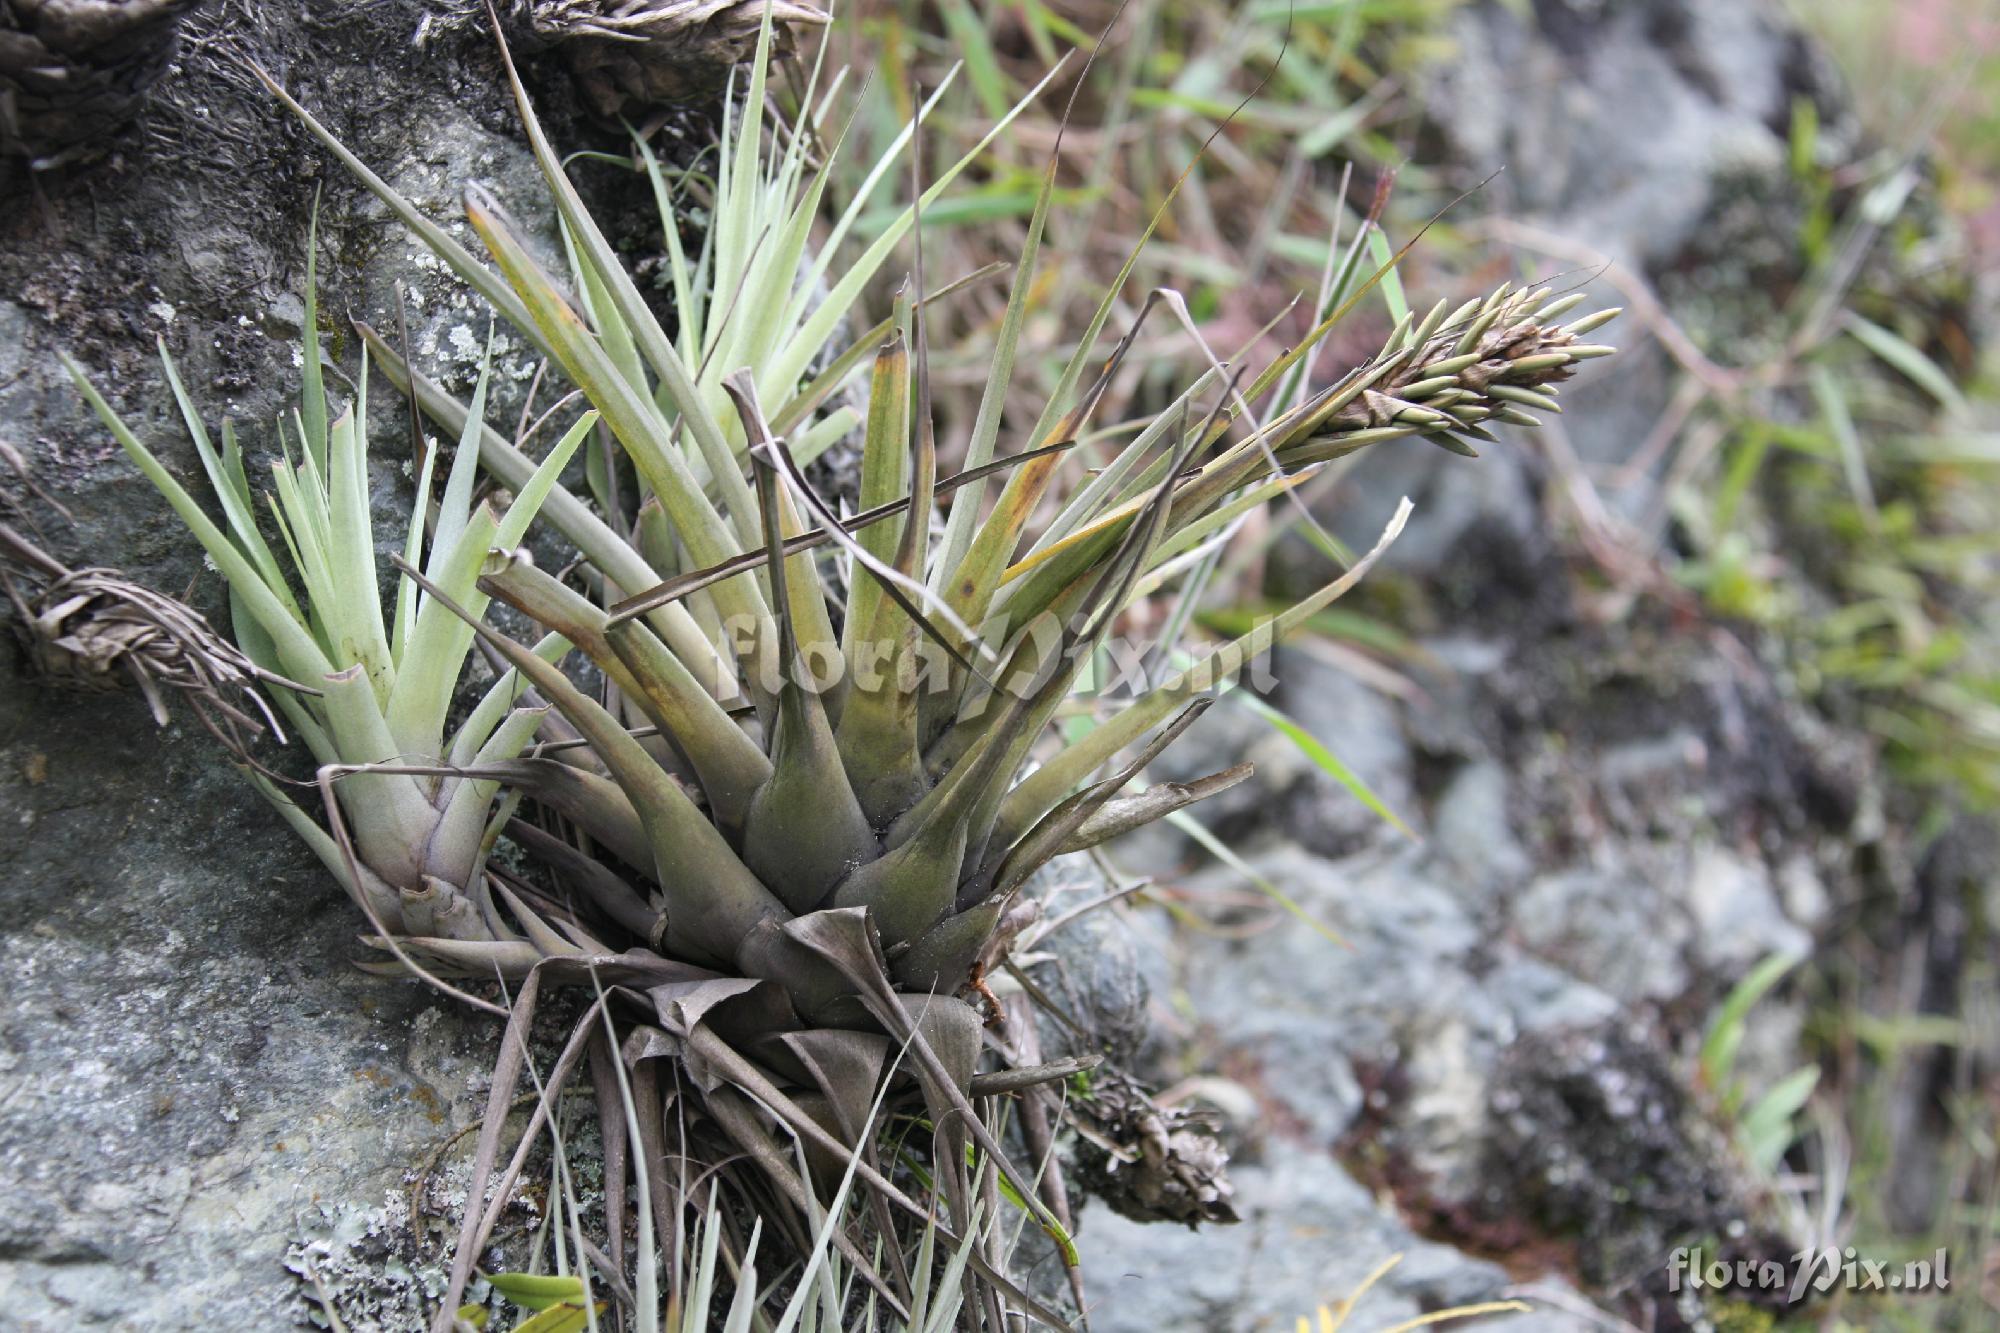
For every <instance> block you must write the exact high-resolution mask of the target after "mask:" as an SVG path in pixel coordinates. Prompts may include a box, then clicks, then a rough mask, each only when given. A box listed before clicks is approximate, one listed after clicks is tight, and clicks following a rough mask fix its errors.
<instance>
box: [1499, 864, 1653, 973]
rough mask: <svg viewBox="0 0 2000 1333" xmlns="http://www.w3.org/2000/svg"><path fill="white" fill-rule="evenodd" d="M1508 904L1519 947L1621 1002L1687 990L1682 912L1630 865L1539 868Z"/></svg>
mask: <svg viewBox="0 0 2000 1333" xmlns="http://www.w3.org/2000/svg"><path fill="white" fill-rule="evenodd" d="M1512 906H1513V911H1512V916H1511V918H1510V921H1511V924H1512V926H1513V929H1514V932H1515V933H1516V935H1517V936H1518V937H1519V939H1520V940H1521V942H1522V944H1523V945H1524V946H1525V947H1526V948H1528V949H1529V950H1530V951H1532V952H1533V953H1534V954H1535V955H1536V956H1537V957H1538V958H1541V959H1542V960H1544V961H1545V962H1549V963H1552V964H1554V965H1556V966H1558V967H1562V968H1564V969H1565V970H1567V971H1569V972H1571V973H1572V974H1573V975H1575V976H1578V977H1581V978H1583V979H1584V980H1586V981H1589V982H1591V983H1592V984H1594V985H1596V986H1597V987H1599V988H1601V989H1602V990H1604V991H1606V992H1608V993H1610V994H1611V995H1613V996H1616V997H1617V998H1618V999H1620V1000H1622V1001H1624V1002H1626V1003H1636V1002H1640V1001H1647V1000H1655V1001H1660V1000H1670V999H1674V998H1675V997H1677V996H1679V995H1681V994H1683V993H1684V992H1685V991H1686V990H1687V987H1688V971H1687V963H1686V960H1685V956H1684V950H1685V948H1686V946H1687V942H1688V936H1689V929H1688V923H1687V918H1686V916H1685V915H1684V913H1683V912H1682V910H1680V909H1679V908H1677V907H1676V906H1675V905H1674V904H1673V903H1672V902H1671V900H1669V899H1666V898H1664V897H1663V896H1662V895H1661V894H1660V893H1658V892H1657V891H1656V890H1655V889H1654V887H1653V885H1652V884H1651V883H1649V882H1648V881H1647V880H1646V878H1645V877H1644V876H1643V875H1641V874H1640V873H1639V872H1638V871H1637V870H1636V869H1634V868H1632V867H1631V866H1629V865H1626V864H1619V865H1616V866H1612V867H1607V868H1603V869H1598V868H1593V867H1578V868H1574V869H1569V870H1562V871H1557V872H1555V873H1553V874H1549V875H1543V876H1541V877H1540V878H1538V879H1536V880H1535V881H1534V882H1533V883H1532V884H1530V885H1529V886H1528V887H1527V889H1526V890H1525V891H1524V892H1523V893H1522V894H1521V895H1520V897H1519V898H1517V899H1516V900H1515V901H1514V903H1513V905H1512Z"/></svg>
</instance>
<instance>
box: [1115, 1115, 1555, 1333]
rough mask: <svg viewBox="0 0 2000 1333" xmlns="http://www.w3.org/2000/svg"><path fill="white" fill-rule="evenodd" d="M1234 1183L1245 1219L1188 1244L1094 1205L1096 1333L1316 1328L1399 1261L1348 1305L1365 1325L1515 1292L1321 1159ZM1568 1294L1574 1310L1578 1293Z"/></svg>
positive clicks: (1290, 1154)
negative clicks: (1301, 1323) (1297, 1324)
mask: <svg viewBox="0 0 2000 1333" xmlns="http://www.w3.org/2000/svg"><path fill="white" fill-rule="evenodd" d="M1236 1178H1237V1187H1238V1188H1237V1201H1238V1203H1239V1205H1240V1206H1241V1209H1242V1212H1243V1217H1244V1220H1243V1222H1242V1223H1241V1224H1239V1225H1237V1226H1234V1227H1224V1228H1214V1227H1211V1228H1204V1229H1203V1230H1201V1231H1199V1232H1194V1231H1186V1230H1182V1229H1180V1228H1177V1227H1176V1228H1167V1227H1157V1226H1142V1225H1140V1224H1138V1223H1134V1222H1128V1221H1127V1220H1125V1219H1124V1218H1122V1217H1119V1216H1118V1215H1117V1214H1115V1213H1113V1212H1111V1211H1109V1210H1108V1209H1106V1208H1104V1207H1103V1206H1101V1205H1097V1204H1093V1205H1091V1206H1090V1207H1089V1208H1087V1209H1085V1210H1084V1213H1083V1216H1082V1218H1081V1219H1080V1224H1079V1227H1078V1240H1079V1242H1080V1243H1081V1245H1082V1250H1083V1254H1084V1284H1085V1292H1086V1295H1087V1297H1088V1298H1089V1299H1090V1300H1091V1302H1092V1305H1093V1308H1092V1310H1091V1318H1090V1322H1091V1327H1092V1328H1094V1329H1098V1330H1100V1331H1101V1333H1126V1330H1131V1331H1132V1333H1139V1331H1140V1330H1145V1331H1146V1333H1153V1331H1154V1330H1163V1329H1174V1330H1182V1329H1185V1330H1197V1329H1198V1330H1202V1331H1203V1333H1237V1331H1238V1330H1241V1331H1242V1333H1249V1331H1250V1330H1256V1329H1274V1328H1278V1329H1282V1328H1290V1327H1291V1326H1292V1324H1293V1322H1294V1321H1295V1320H1297V1319H1300V1318H1306V1319H1312V1318H1313V1316H1314V1312H1315V1311H1316V1310H1317V1309H1318V1308H1319V1307H1320V1306H1322V1305H1327V1306H1338V1305H1339V1303H1340V1302H1341V1301H1343V1300H1345V1299H1346V1298H1348V1297H1349V1296H1351V1295H1353V1294H1354V1293H1356V1292H1357V1291H1358V1290H1359V1289H1360V1287H1361V1284H1362V1283H1363V1281H1364V1280H1365V1279H1366V1278H1367V1277H1368V1275H1369V1274H1370V1273H1371V1272H1372V1271H1373V1270H1374V1269H1375V1268H1376V1267H1377V1266H1378V1265H1380V1264H1382V1263H1383V1262H1385V1261H1387V1260H1389V1259H1392V1258H1396V1257H1397V1256H1400V1260H1399V1262H1397V1263H1396V1265H1395V1266H1394V1267H1392V1268H1390V1269H1389V1271H1388V1272H1387V1273H1386V1274H1385V1275H1384V1276H1383V1278H1382V1279H1381V1281H1380V1282H1378V1283H1377V1284H1376V1285H1375V1286H1374V1287H1373V1288H1371V1289H1370V1291H1369V1292H1368V1294H1367V1295H1366V1296H1364V1297H1362V1299H1361V1301H1360V1303H1359V1304H1358V1305H1357V1306H1356V1307H1355V1311H1354V1314H1355V1318H1356V1320H1358V1321H1359V1326H1360V1327H1363V1328H1380V1327H1386V1326H1388V1325H1390V1324H1395V1323H1400V1322H1402V1321H1403V1320H1406V1319H1412V1318H1415V1317H1416V1316H1418V1315H1419V1314H1422V1313H1424V1312H1426V1311H1430V1310H1436V1309H1441V1308H1444V1307H1447V1306H1456V1305H1469V1304H1473V1303H1476V1302H1481V1301H1488V1300H1495V1299H1499V1298H1501V1297H1503V1296H1507V1295H1512V1294H1513V1292H1512V1290H1511V1283H1510V1280H1509V1278H1508V1276H1507V1274H1506V1273H1505V1272H1504V1271H1503V1270H1502V1269H1500V1268H1498V1267H1496V1266H1495V1265H1493V1264H1490V1263H1487V1262H1485V1261H1483V1260H1478V1259H1472V1258H1468V1257H1467V1256H1465V1255H1463V1254H1460V1253H1458V1252H1456V1251H1454V1250H1452V1249H1451V1248H1449V1247H1448V1246H1444V1245H1438V1244H1434V1243H1432V1242H1429V1241H1426V1240H1423V1239H1421V1238H1419V1237H1417V1236H1415V1235H1413V1234H1412V1233H1411V1231H1410V1230H1409V1228H1408V1226H1407V1225H1405V1224H1404V1222H1403V1221H1402V1220H1401V1219H1400V1218H1398V1217H1397V1216H1396V1215H1395V1214H1394V1213H1393V1212H1391V1211H1388V1210H1386V1209H1385V1208H1384V1207H1383V1206H1382V1204H1381V1203H1380V1202H1379V1201H1378V1200H1377V1199H1376V1198H1375V1197H1374V1196H1373V1195H1371V1194H1370V1193H1369V1192H1368V1191H1367V1190H1366V1189H1364V1188H1363V1187H1362V1186H1361V1185H1360V1184H1358V1183H1357V1182H1356V1181H1355V1180H1354V1178H1353V1177H1352V1176H1350V1175H1348V1173H1347V1172H1345V1171H1343V1170H1342V1169H1341V1168H1340V1167H1339V1166H1338V1165H1337V1164H1336V1163H1334V1162H1333V1161H1331V1160H1330V1159H1329V1158H1327V1157H1326V1156H1325V1155H1324V1154H1322V1153H1316V1152H1311V1151H1307V1150H1300V1149H1296V1148H1292V1149H1287V1150H1285V1151H1283V1152H1281V1153H1273V1154H1272V1155H1270V1156H1269V1157H1267V1159H1266V1160H1265V1161H1263V1162H1262V1163H1260V1164H1258V1165H1254V1166H1246V1167H1243V1168H1241V1169H1239V1170H1238V1172H1237V1173H1236ZM1559 1289H1560V1288H1559V1287H1558V1290H1559ZM1563 1294H1564V1295H1565V1296H1566V1297H1567V1298H1568V1300H1569V1301H1571V1302H1574V1301H1576V1298H1575V1297H1574V1295H1573V1293H1566V1292H1565V1293H1563ZM1531 1299H1532V1298H1531ZM1536 1306H1537V1308H1536V1312H1535V1313H1534V1314H1533V1315H1532V1316H1529V1318H1532V1319H1533V1320H1534V1321H1535V1322H1534V1323H1533V1325H1532V1326H1533V1327H1535V1328H1537V1329H1549V1330H1554V1331H1555V1333H1568V1331H1569V1330H1572V1329H1576V1330H1581V1329H1583V1328H1586V1327H1589V1325H1588V1324H1585V1323H1582V1322H1580V1321H1577V1316H1575V1315H1574V1314H1570V1313H1565V1312H1563V1311H1561V1310H1559V1309H1558V1308H1556V1307H1555V1306H1554V1305H1553V1304H1552V1303H1546V1302H1538V1303H1536ZM1517 1317H1518V1316H1517ZM1460 1326H1461V1327H1483V1326H1485V1325H1484V1324H1474V1323H1467V1324H1463V1325H1460ZM1496 1326H1497V1325H1496Z"/></svg>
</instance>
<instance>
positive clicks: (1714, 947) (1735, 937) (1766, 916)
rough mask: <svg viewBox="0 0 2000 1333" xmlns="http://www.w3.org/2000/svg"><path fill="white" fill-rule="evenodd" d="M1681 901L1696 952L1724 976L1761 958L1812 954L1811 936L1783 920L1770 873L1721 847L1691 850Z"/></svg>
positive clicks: (1745, 969) (1741, 970)
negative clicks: (1689, 915) (1690, 919)
mask: <svg viewBox="0 0 2000 1333" xmlns="http://www.w3.org/2000/svg"><path fill="white" fill-rule="evenodd" d="M1684 900H1685V901H1686V903H1687V905H1688V910H1689V911H1690V912H1691V913H1692V915H1693V917H1694V949H1695V954H1696V956H1697V957H1698V958H1699V959H1700V960H1701V961H1702V963H1703V964H1704V965H1705V966H1707V967H1710V968H1713V969H1715V970H1716V971H1717V972H1720V973H1722V974H1723V975H1725V976H1734V975H1740V974H1741V973H1743V972H1746V971H1748V970H1749V969H1750V968H1751V967H1754V966H1755V965H1756V964H1757V963H1758V962H1760V961H1762V960H1763V959H1764V958H1765V957H1767V956H1769V955H1771V954H1774V953H1782V954H1790V955H1793V956H1795V957H1799V958H1803V957H1805V956H1806V955H1807V954H1809V953H1811V952H1812V936H1810V935H1808V934H1807V933H1806V932H1805V931H1804V930H1802V929H1801V928H1800V927H1799V926H1797V925H1795V924H1794V923H1793V922H1791V921H1789V920H1787V919H1786V917H1785V913H1784V908H1783V907H1782V906H1781V905H1780V903H1779V900H1778V890H1777V886H1776V885H1775V884H1774V883H1773V882H1772V879H1771V873H1770V872H1769V871H1768V870H1766V869H1765V868H1764V867H1763V866H1762V865H1761V864H1759V863H1757V862H1753V861H1750V860H1746V859H1745V858H1743V857H1741V856H1738V855H1736V854H1735V853H1734V852H1731V851H1728V850H1726V849H1724V848H1721V847H1702V848H1699V849H1697V850H1696V851H1695V853H1694V857H1693V863H1692V864H1691V865H1690V866H1689V867H1688V872H1687V884H1686V887H1685V890H1684Z"/></svg>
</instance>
